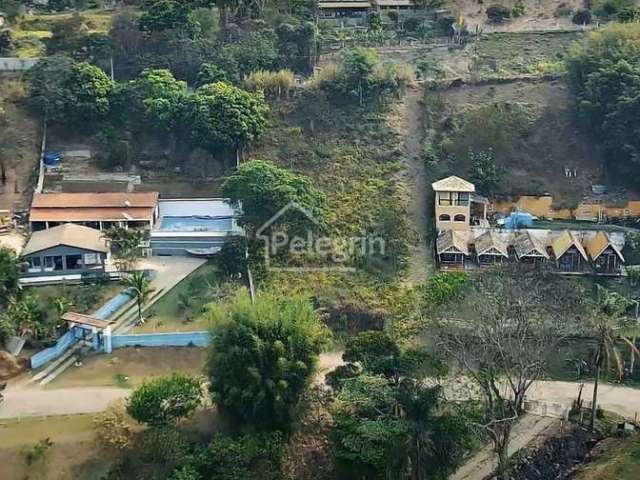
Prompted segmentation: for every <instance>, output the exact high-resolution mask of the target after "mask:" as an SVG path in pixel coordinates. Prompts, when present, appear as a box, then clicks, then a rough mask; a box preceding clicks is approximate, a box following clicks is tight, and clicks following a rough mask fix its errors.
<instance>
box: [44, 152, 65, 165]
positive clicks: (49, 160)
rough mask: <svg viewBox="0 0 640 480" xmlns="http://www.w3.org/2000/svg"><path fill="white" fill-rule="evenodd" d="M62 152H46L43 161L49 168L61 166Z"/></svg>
mask: <svg viewBox="0 0 640 480" xmlns="http://www.w3.org/2000/svg"><path fill="white" fill-rule="evenodd" d="M60 160H61V157H60V153H59V152H44V157H42V162H43V163H44V166H45V167H47V168H55V167H59V166H60Z"/></svg>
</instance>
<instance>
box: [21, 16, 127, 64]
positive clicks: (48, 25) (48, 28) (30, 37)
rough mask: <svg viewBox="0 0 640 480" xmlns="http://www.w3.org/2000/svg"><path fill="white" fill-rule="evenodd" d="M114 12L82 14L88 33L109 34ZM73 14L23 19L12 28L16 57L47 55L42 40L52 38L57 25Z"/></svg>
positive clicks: (26, 17)
mask: <svg viewBox="0 0 640 480" xmlns="http://www.w3.org/2000/svg"><path fill="white" fill-rule="evenodd" d="M114 13H115V11H114V10H86V11H83V12H80V13H79V14H80V16H81V17H82V18H83V19H84V23H85V25H86V26H87V29H88V30H87V31H88V33H107V32H108V31H109V28H110V27H111V20H112V18H113V15H114ZM72 15H73V13H37V14H27V15H25V16H24V17H22V18H21V19H20V20H19V21H18V22H17V23H16V24H15V25H14V26H13V27H12V28H11V34H12V36H13V38H14V39H15V40H16V51H15V55H16V56H18V57H20V58H33V57H39V56H42V55H44V54H45V53H46V47H45V44H44V42H43V41H42V40H45V39H48V38H51V36H52V30H53V28H54V27H55V25H56V24H59V23H61V22H64V21H66V20H69V19H70V18H71V16H72Z"/></svg>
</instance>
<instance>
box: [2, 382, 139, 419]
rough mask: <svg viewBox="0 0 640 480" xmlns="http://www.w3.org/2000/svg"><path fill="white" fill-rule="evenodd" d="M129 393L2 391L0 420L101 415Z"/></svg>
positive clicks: (120, 390) (84, 389) (106, 389)
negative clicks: (86, 414) (3, 399)
mask: <svg viewBox="0 0 640 480" xmlns="http://www.w3.org/2000/svg"><path fill="white" fill-rule="evenodd" d="M130 393H131V390H128V389H125V388H117V387H79V388H62V389H58V390H41V389H21V388H15V389H11V387H9V388H8V389H7V390H6V391H5V392H4V397H5V401H4V402H3V403H1V404H0V419H6V418H19V417H42V416H49V415H72V414H80V413H96V412H101V411H103V410H105V409H106V408H107V406H108V405H109V404H110V403H111V402H113V401H115V400H119V399H121V398H125V397H127V396H128V395H129V394H130Z"/></svg>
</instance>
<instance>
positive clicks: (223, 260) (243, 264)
mask: <svg viewBox="0 0 640 480" xmlns="http://www.w3.org/2000/svg"><path fill="white" fill-rule="evenodd" d="M246 251H247V240H246V239H245V238H244V237H233V238H231V239H229V240H228V241H226V242H225V243H224V245H222V248H221V249H220V251H219V252H218V253H217V254H216V263H217V265H218V268H219V269H220V271H221V272H222V273H223V274H224V275H225V276H227V277H230V276H232V275H236V274H238V273H240V274H243V275H244V273H245V272H246V270H247V258H246Z"/></svg>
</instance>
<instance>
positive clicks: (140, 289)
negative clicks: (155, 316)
mask: <svg viewBox="0 0 640 480" xmlns="http://www.w3.org/2000/svg"><path fill="white" fill-rule="evenodd" d="M121 283H122V285H123V286H125V287H126V288H127V289H128V291H129V295H130V296H131V297H132V298H134V299H135V301H136V305H137V307H138V323H139V324H140V325H142V324H143V323H144V319H143V318H142V307H143V306H144V305H145V304H146V303H147V301H148V300H149V298H150V297H151V294H152V293H153V292H155V288H153V287H152V286H151V281H150V280H149V278H148V277H147V275H146V274H145V272H143V271H141V270H139V271H136V272H133V273H130V274H128V275H126V276H125V277H123V278H122V280H121Z"/></svg>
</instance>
